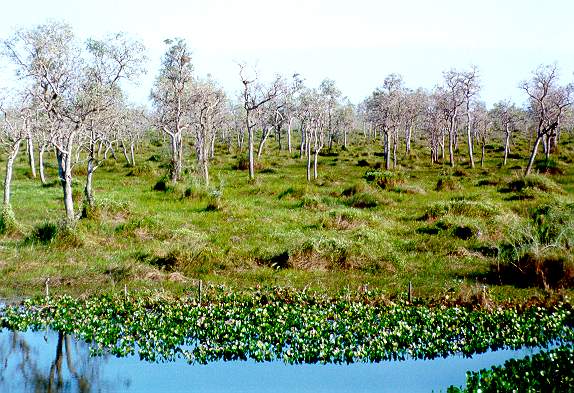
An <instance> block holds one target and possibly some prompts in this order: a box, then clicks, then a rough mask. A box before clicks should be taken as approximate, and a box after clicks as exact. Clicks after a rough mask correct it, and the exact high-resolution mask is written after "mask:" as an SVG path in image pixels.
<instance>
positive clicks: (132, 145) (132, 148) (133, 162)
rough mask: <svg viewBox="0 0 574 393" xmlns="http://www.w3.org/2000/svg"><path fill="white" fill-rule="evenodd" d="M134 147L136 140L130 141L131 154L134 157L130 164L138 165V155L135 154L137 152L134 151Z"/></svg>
mask: <svg viewBox="0 0 574 393" xmlns="http://www.w3.org/2000/svg"><path fill="white" fill-rule="evenodd" d="M134 147H135V146H134V142H133V141H132V142H131V143H130V156H131V158H132V162H131V164H130V165H131V166H135V165H136V156H135V153H134Z"/></svg>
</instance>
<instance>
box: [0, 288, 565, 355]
mask: <svg viewBox="0 0 574 393" xmlns="http://www.w3.org/2000/svg"><path fill="white" fill-rule="evenodd" d="M573 325H574V319H573V315H572V307H571V305H570V304H568V303H566V304H558V305H556V306H554V307H549V308H545V307H539V306H530V307H522V308H497V309H492V310H487V309H482V310H472V309H469V308H464V307H441V306H436V307H429V306H423V305H419V306H412V305H407V304H386V303H385V302H382V301H381V297H380V294H377V293H369V292H367V293H366V294H364V295H363V298H362V299H357V298H356V297H353V298H351V297H350V296H348V295H345V294H343V295H340V296H336V297H327V296H323V295H311V294H308V293H306V292H301V291H293V290H283V289H276V290H274V291H272V292H259V291H256V292H252V293H251V294H250V295H239V294H237V293H231V292H226V291H224V290H222V289H213V288H212V289H211V290H209V291H205V293H204V294H203V297H202V299H201V301H200V300H199V299H196V298H185V299H179V300H169V299H158V298H149V297H148V298H144V297H141V298H137V299H135V300H127V299H125V298H123V297H122V298H118V297H111V296H101V297H93V298H88V299H83V300H82V299H74V298H71V297H60V298H55V299H50V300H46V299H36V300H32V301H26V302H25V303H24V304H23V305H21V306H8V307H6V308H5V309H3V310H2V313H1V314H0V326H2V327H6V328H9V329H13V330H26V329H45V328H50V329H54V330H58V331H62V332H64V333H67V334H74V335H76V336H77V337H79V338H80V339H83V340H85V341H87V342H92V343H93V344H94V347H93V351H94V353H102V352H109V353H112V354H114V355H117V356H125V355H132V354H135V353H136V352H137V353H138V354H139V356H140V357H141V358H142V359H144V360H148V361H164V360H175V359H177V358H184V359H186V360H187V361H189V362H191V363H207V362H211V361H217V360H245V359H248V358H251V359H254V360H256V361H272V360H283V361H285V362H287V363H352V362H379V361H383V360H401V359H406V358H408V357H410V358H416V359H432V358H436V357H440V356H448V355H452V354H457V353H462V354H464V355H466V356H470V355H472V354H475V353H482V352H484V351H487V350H489V349H491V350H495V349H499V348H520V347H523V346H532V347H536V346H544V345H547V344H549V343H552V342H555V341H556V340H560V341H562V342H572V341H573V338H574V331H573V329H572V326H573Z"/></svg>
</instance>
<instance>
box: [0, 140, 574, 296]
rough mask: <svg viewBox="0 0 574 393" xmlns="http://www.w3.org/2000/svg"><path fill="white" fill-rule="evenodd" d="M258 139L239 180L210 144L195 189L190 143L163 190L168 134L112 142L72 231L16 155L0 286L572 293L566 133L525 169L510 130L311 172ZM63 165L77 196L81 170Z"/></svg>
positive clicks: (374, 149)
mask: <svg viewBox="0 0 574 393" xmlns="http://www.w3.org/2000/svg"><path fill="white" fill-rule="evenodd" d="M273 142H274V141H273V140H271V141H270V142H269V145H268V146H267V151H266V153H265V155H264V157H263V159H262V160H261V162H260V163H259V165H258V166H259V169H258V170H257V178H256V180H255V181H254V182H249V181H248V176H247V172H246V171H244V170H240V169H236V167H237V165H238V163H239V162H240V161H241V157H240V156H238V155H236V154H229V153H227V152H226V151H225V150H224V149H223V148H221V149H220V150H218V151H217V153H216V158H215V159H214V160H213V162H212V165H211V169H210V172H211V176H212V187H211V188H210V189H205V188H204V187H203V186H201V184H200V183H199V182H198V180H197V179H196V178H195V177H194V176H193V175H191V174H189V173H193V166H192V164H190V163H193V161H194V158H193V157H191V156H190V154H191V151H192V149H191V148H188V151H187V152H186V155H187V163H188V165H191V166H189V167H188V168H187V171H186V172H187V173H188V174H187V175H186V177H185V178H184V179H183V180H182V181H181V183H180V184H178V185H177V186H176V187H174V188H172V187H169V185H168V187H166V188H167V189H165V190H163V191H162V190H156V189H154V188H160V189H161V186H162V183H161V182H159V183H158V180H159V179H160V178H161V177H162V176H163V175H164V174H165V172H166V169H165V168H166V161H167V157H168V154H167V148H168V146H167V143H165V144H163V145H162V144H161V143H159V141H157V143H155V145H151V146H150V147H148V148H146V149H145V150H143V151H140V152H139V153H138V156H137V160H136V162H138V164H137V165H136V167H135V168H130V167H127V166H126V165H125V164H124V161H123V159H122V157H121V156H120V154H118V160H117V161H114V160H110V161H107V162H106V163H105V165H104V166H102V167H101V168H99V169H98V170H97V171H96V174H95V178H94V182H95V183H94V187H95V191H96V198H97V199H98V205H99V208H98V209H97V210H96V211H93V212H90V214H88V217H87V218H83V219H81V220H80V221H79V223H78V226H77V230H76V234H74V235H69V234H68V235H65V234H64V235H62V234H58V229H57V225H55V224H56V223H57V222H58V220H59V219H60V218H61V217H62V215H63V204H62V202H61V198H62V196H61V189H60V187H59V183H57V182H56V181H55V180H56V176H57V174H56V169H55V162H54V161H55V160H54V159H53V155H48V154H47V155H46V160H47V161H49V164H48V165H49V166H48V167H47V175H48V177H49V181H51V182H52V183H51V184H50V186H48V187H46V186H42V185H41V184H40V181H39V180H38V179H31V178H30V176H29V169H28V168H27V164H26V157H25V155H24V154H23V155H21V156H20V157H19V161H18V164H17V167H16V172H15V179H14V182H13V197H12V201H13V202H12V205H13V210H14V213H15V216H16V219H17V220H18V221H19V223H20V224H21V230H20V231H19V232H18V233H12V234H6V235H4V236H3V237H2V238H1V240H0V296H1V297H19V296H30V295H35V294H40V293H43V292H44V282H45V280H46V278H50V288H51V292H52V293H56V294H64V293H69V294H72V295H90V294H97V293H102V292H110V291H113V292H119V291H123V290H124V286H127V289H128V290H129V291H130V292H136V291H143V290H145V289H159V290H165V291H166V292H167V293H174V294H181V293H184V292H185V291H189V290H194V288H195V286H196V285H197V280H199V279H201V280H203V282H205V283H212V284H225V285H227V286H231V287H233V288H237V289H244V288H248V287H255V286H288V287H295V288H309V289H313V290H318V291H325V292H331V293H332V292H337V291H340V290H342V289H344V288H349V289H352V290H357V289H358V288H363V287H364V286H365V285H367V286H368V287H369V288H377V289H380V290H382V291H383V292H384V293H385V294H387V295H388V296H389V297H393V296H397V295H400V296H404V294H405V293H406V291H407V287H408V283H409V282H412V285H413V288H414V290H413V292H414V295H415V296H417V297H422V298H431V297H432V298H445V297H449V298H460V299H467V300H468V299H471V298H473V297H480V296H482V295H483V294H484V293H485V291H486V293H487V294H488V296H489V297H491V298H492V299H495V300H505V299H513V300H515V301H523V300H525V299H527V298H530V297H532V296H545V295H546V294H548V293H549V292H552V293H555V291H562V292H565V293H566V294H571V293H572V291H571V289H568V288H571V287H572V282H573V280H574V267H573V266H574V265H573V263H574V261H573V256H572V254H573V253H572V248H571V247H572V244H573V242H574V240H573V239H574V233H573V232H574V230H573V228H574V222H573V218H572V217H573V216H574V208H573V207H572V206H574V205H572V204H573V202H574V165H573V164H572V161H573V160H574V138H572V137H571V136H565V138H564V139H563V141H562V142H561V146H560V148H561V150H560V152H559V153H558V154H555V155H554V157H553V160H552V161H551V162H550V163H549V164H546V166H548V167H550V170H549V171H547V173H540V174H535V175H532V176H529V177H528V178H525V179H523V178H522V172H523V170H522V168H523V167H524V166H525V165H526V157H527V149H528V142H527V141H518V143H517V145H516V146H514V148H513V153H514V154H513V155H511V158H510V159H509V163H508V165H507V166H506V167H504V168H501V167H500V162H501V161H502V152H501V150H502V148H501V146H500V145H498V144H496V143H494V144H491V145H489V146H488V149H487V159H486V161H485V165H484V167H483V168H481V167H480V164H479V165H478V167H477V168H475V169H470V168H469V167H468V165H467V158H466V154H465V151H464V150H461V151H460V152H458V158H457V160H458V161H457V166H456V167H455V168H454V169H452V168H450V167H449V166H448V165H447V164H446V163H445V164H444V165H441V164H436V165H430V160H429V158H428V151H427V149H426V148H424V147H422V146H421V147H419V148H417V149H415V151H414V153H413V155H412V156H411V157H410V158H404V157H401V158H400V160H399V163H400V167H399V168H397V169H396V170H395V171H393V173H386V172H385V171H384V170H382V169H379V168H380V167H381V165H382V163H383V157H382V155H381V154H380V153H381V151H382V147H381V146H379V145H378V144H376V143H374V144H364V145H352V146H351V147H350V148H349V149H348V150H341V149H336V150H334V151H332V152H330V153H327V152H326V151H325V152H324V153H325V154H324V155H323V156H322V157H320V165H319V179H318V181H316V182H313V183H310V184H307V182H306V177H305V176H306V173H305V164H306V163H305V161H304V160H300V159H299V157H298V154H295V153H293V154H292V155H290V154H288V153H287V152H285V151H282V152H278V151H276V148H275V146H274V145H273ZM272 145H273V146H272ZM519 157H521V158H519ZM538 164H539V168H541V169H543V167H542V166H544V165H545V163H544V162H539V163H538ZM76 169H77V170H76V174H75V179H76V180H77V185H76V192H75V193H76V195H77V198H76V200H77V206H78V208H81V206H82V204H81V198H82V187H83V182H84V176H83V175H84V172H85V171H84V168H83V165H79V166H77V167H76ZM2 172H3V170H2ZM368 172H370V174H367V176H365V174H366V173H368ZM2 176H3V174H2ZM562 227H564V228H565V230H564V231H562V230H561V228H562ZM557 231H558V232H559V233H555V232H557ZM516 266H518V272H519V273H520V274H518V275H517V273H516V268H517V267H516ZM513 267H514V268H515V270H514V271H513V269H512V268H513ZM518 276H520V277H518ZM484 285H486V289H485V288H484V287H483V286H484Z"/></svg>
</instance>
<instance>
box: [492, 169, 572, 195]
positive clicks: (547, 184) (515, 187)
mask: <svg viewBox="0 0 574 393" xmlns="http://www.w3.org/2000/svg"><path fill="white" fill-rule="evenodd" d="M529 188H530V189H536V190H539V191H542V192H547V193H562V192H563V191H562V189H561V188H560V186H558V185H557V184H556V183H555V182H554V181H552V180H551V179H549V178H548V177H546V176H544V175H539V174H530V175H528V176H524V177H520V178H515V179H513V180H510V181H509V182H508V184H507V185H506V187H503V188H501V189H500V191H501V192H522V191H524V190H526V189H529Z"/></svg>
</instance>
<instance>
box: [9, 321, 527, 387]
mask: <svg viewBox="0 0 574 393" xmlns="http://www.w3.org/2000/svg"><path fill="white" fill-rule="evenodd" d="M536 352H538V350H537V349H521V350H515V351H513V350H499V351H495V352H487V353H483V354H479V355H475V356H473V357H472V358H465V357H462V356H451V357H448V358H445V359H443V358H440V359H434V360H405V361H387V362H381V363H355V364H350V365H334V364H328V365H322V364H313V365H306V364H303V365H287V364H284V363H282V362H267V363H256V362H254V361H232V362H223V361H221V362H215V363H210V364H207V365H189V364H188V363H186V362H185V361H184V360H181V361H175V362H166V363H149V362H146V361H140V360H139V358H138V357H137V356H129V357H124V358H116V357H114V356H111V355H108V356H99V357H91V356H90V351H89V344H87V343H85V342H82V341H78V340H75V339H74V338H73V337H71V336H67V335H63V334H59V333H58V332H54V331H46V332H32V331H28V332H13V331H10V330H7V329H4V330H0V392H2V393H19V392H54V393H55V392H67V393H75V392H78V393H80V392H81V393H84V392H138V393H141V392H250V393H252V392H313V393H317V392H330V393H332V392H353V393H360V392H432V391H434V392H439V391H446V389H447V387H448V386H450V385H456V386H461V385H464V383H465V379H466V376H465V372H466V371H467V370H479V369H481V368H490V367H491V366H493V365H501V364H503V363H504V361H505V360H507V359H510V358H523V357H525V356H527V355H532V354H534V353H536Z"/></svg>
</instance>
